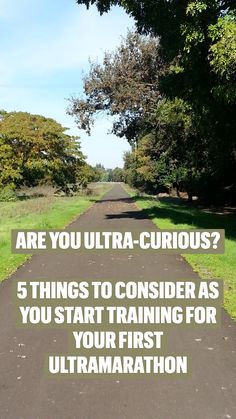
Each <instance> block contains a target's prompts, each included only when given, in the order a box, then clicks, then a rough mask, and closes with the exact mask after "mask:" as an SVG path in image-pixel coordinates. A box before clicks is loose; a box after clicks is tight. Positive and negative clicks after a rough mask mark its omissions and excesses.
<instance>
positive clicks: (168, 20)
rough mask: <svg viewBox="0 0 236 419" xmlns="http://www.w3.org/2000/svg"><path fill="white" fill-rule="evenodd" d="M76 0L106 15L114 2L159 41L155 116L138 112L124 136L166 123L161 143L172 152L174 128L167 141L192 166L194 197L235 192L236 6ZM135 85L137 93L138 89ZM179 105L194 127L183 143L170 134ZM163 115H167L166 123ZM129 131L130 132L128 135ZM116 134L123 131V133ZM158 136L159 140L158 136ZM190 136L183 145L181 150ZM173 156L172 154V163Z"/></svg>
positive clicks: (207, 0) (175, 0) (223, 0)
mask: <svg viewBox="0 0 236 419" xmlns="http://www.w3.org/2000/svg"><path fill="white" fill-rule="evenodd" d="M77 2H78V4H86V6H87V7H89V6H90V5H91V4H95V5H96V6H97V8H98V10H99V11H100V13H104V12H107V11H109V9H110V7H111V6H113V5H120V6H122V7H123V8H124V9H125V10H126V11H127V13H129V14H130V15H131V16H132V17H133V18H134V19H135V22H136V26H137V30H138V32H139V33H141V34H147V35H149V36H151V37H153V36H156V37H158V39H159V41H160V45H159V57H158V59H159V62H161V71H160V67H158V66H157V67H156V72H157V73H158V89H155V88H154V91H155V92H156V93H157V91H158V94H157V95H156V96H154V101H155V102H156V103H155V104H156V109H157V112H155V111H154V112H152V115H151V118H150V117H149V115H147V112H146V114H145V118H142V117H141V116H142V115H141V116H140V115H137V118H134V120H133V121H132V122H133V123H134V126H132V124H128V125H127V127H126V126H125V125H124V124H123V125H122V124H121V127H122V129H123V126H125V128H126V129H125V130H121V132H122V133H125V135H126V136H127V138H128V139H129V138H130V137H132V135H133V134H134V132H135V138H138V139H139V140H140V139H141V138H142V137H143V136H144V135H146V134H148V133H150V132H151V133H153V131H155V129H154V125H155V124H156V127H157V128H158V127H160V124H159V121H160V118H161V119H162V123H161V131H162V132H161V133H160V135H159V141H160V142H162V140H163V139H164V138H165V141H166V150H168V147H167V144H170V141H169V140H168V137H167V135H164V136H163V132H164V131H165V130H166V133H167V132H170V131H171V135H170V136H169V138H172V140H173V142H172V143H171V146H170V147H169V150H175V153H176V155H177V156H178V154H179V156H180V153H178V151H179V150H182V153H183V154H182V161H183V167H185V164H187V162H189V169H188V176H187V177H188V180H187V184H189V185H190V184H192V186H189V188H190V190H192V192H196V191H197V192H198V193H199V194H200V195H202V196H205V197H208V198H211V199H215V198H216V197H217V196H219V195H220V194H222V196H223V191H224V190H225V188H229V187H230V188H235V185H236V144H235V134H234V133H235V128H236V127H235V98H236V93H235V92H236V88H235V74H236V72H235V62H236V60H235V55H236V53H235V51H236V36H235V34H236V22H235V9H236V3H235V1H233V0H201V1H198V0H184V1H179V0H141V1H140V0H114V1H113V0H97V1H96V0H90V1H89V0H85V1H82V0H78V1H77ZM153 70H154V69H153ZM136 88H137V89H138V86H136ZM160 100H161V101H162V100H164V102H163V103H164V105H165V106H164V108H165V110H166V112H165V113H164V114H163V113H162V115H161V114H160V110H161V108H162V105H161V106H159V101H160ZM176 100H180V101H182V104H183V107H184V108H185V109H191V126H192V131H191V132H190V133H189V135H188V136H185V133H184V130H183V131H182V133H181V134H180V135H178V136H177V138H178V141H175V140H174V136H173V135H172V134H174V133H175V132H176V127H175V122H174V123H173V124H172V123H170V121H169V116H168V113H169V115H170V116H171V115H172V116H173V112H172V111H171V109H172V110H173V108H174V107H175V106H174V107H173V106H172V105H174V104H175V103H176ZM179 103H180V102H179ZM153 108H155V106H154V107H153V106H152V107H151V110H152V111H153ZM144 109H145V108H144ZM142 110H143V109H142ZM177 113H178V112H177ZM181 114H182V115H183V113H182V110H181V109H180V118H181ZM147 116H148V117H147ZM163 116H164V119H165V118H166V121H165V122H164V123H163ZM177 119H178V118H177ZM129 122H131V121H130V120H129ZM117 128H119V124H118V127H117ZM128 128H129V130H128ZM130 130H131V133H132V135H131V136H128V135H127V134H128V133H129V131H130ZM172 130H173V131H172ZM156 131H157V130H156ZM177 131H178V132H179V131H180V130H177ZM117 132H118V133H119V129H117ZM154 134H155V135H156V133H155V132H154ZM184 136H185V140H184V145H185V147H182V146H180V147H179V145H181V138H182V139H183V137H184ZM182 143H183V141H182ZM175 145H178V147H176V146H175ZM200 150H202V155H201V151H200ZM167 154H170V152H169V151H168V153H167ZM161 158H162V157H161ZM173 158H174V156H172V158H171V160H170V163H169V164H171V161H173V160H174V159H173ZM177 161H178V166H179V167H180V166H181V165H180V159H179V158H177ZM163 167H164V166H163ZM178 170H179V169H178ZM194 190H195V191H194ZM220 191H221V192H220ZM192 192H190V197H191V195H192ZM217 199H218V198H217Z"/></svg>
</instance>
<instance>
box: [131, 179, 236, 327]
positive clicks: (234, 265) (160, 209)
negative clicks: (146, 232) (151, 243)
mask: <svg viewBox="0 0 236 419" xmlns="http://www.w3.org/2000/svg"><path fill="white" fill-rule="evenodd" d="M126 190H127V192H128V193H129V194H130V195H131V196H133V198H134V200H135V202H136V204H137V205H138V207H139V208H140V209H142V210H143V211H144V212H145V214H146V216H147V217H148V218H150V219H151V220H152V221H153V222H154V223H155V224H156V225H157V226H158V227H159V228H161V229H172V228H173V229H190V228H199V229H206V230H207V229H225V234H226V240H225V253H224V254H223V255H210V254H205V255H203V254H194V255H193V254H191V255H190V254H186V255H183V256H184V258H185V259H186V260H187V261H188V262H189V263H190V265H191V266H192V267H193V269H194V270H195V271H196V272H198V273H199V276H200V277H201V278H203V279H206V278H220V279H223V280H224V289H225V291H224V306H225V308H226V310H227V311H228V313H229V314H230V316H231V317H232V318H234V319H236V214H235V213H231V214H230V213H221V214H219V213H216V212H213V211H206V210H204V209H200V208H198V207H197V206H196V205H195V204H192V205H189V204H187V203H186V202H185V201H181V200H179V199H177V198H159V199H155V198H152V197H150V196H138V195H137V194H136V193H135V191H134V190H132V189H131V188H129V187H126Z"/></svg>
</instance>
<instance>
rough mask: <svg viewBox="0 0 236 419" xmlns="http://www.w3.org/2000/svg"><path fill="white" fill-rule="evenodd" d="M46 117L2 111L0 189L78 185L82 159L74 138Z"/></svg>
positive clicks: (0, 128) (0, 123) (76, 140)
mask: <svg viewBox="0 0 236 419" xmlns="http://www.w3.org/2000/svg"><path fill="white" fill-rule="evenodd" d="M65 132H66V128H64V127H62V126H61V125H60V124H59V123H57V122H56V121H54V120H53V119H50V118H45V117H43V116H41V115H31V114H29V113H26V112H10V113H6V112H2V113H1V120H0V165H1V171H0V186H3V187H4V186H6V185H12V186H19V185H22V184H25V185H27V186H35V185H38V184H40V183H47V182H50V183H52V184H54V185H56V186H59V187H61V188H65V187H66V185H67V184H68V183H77V182H79V181H80V180H79V177H80V169H81V167H83V166H84V164H85V162H84V156H83V154H82V152H81V150H80V145H79V142H78V138H76V137H71V136H69V135H68V134H66V133H65Z"/></svg>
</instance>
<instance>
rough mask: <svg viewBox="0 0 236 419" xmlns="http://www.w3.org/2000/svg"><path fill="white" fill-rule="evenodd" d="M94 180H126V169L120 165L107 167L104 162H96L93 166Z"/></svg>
mask: <svg viewBox="0 0 236 419" xmlns="http://www.w3.org/2000/svg"><path fill="white" fill-rule="evenodd" d="M93 172H94V175H93V180H94V182H124V180H125V177H124V170H123V169H121V168H120V167H116V168H115V169H105V167H104V166H103V165H102V164H100V163H99V164H96V166H95V167H93Z"/></svg>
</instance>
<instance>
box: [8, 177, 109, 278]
mask: <svg viewBox="0 0 236 419" xmlns="http://www.w3.org/2000/svg"><path fill="white" fill-rule="evenodd" d="M110 188H111V186H110V185H105V184H97V185H93V187H92V191H93V193H92V195H90V196H83V195H82V196H75V197H68V198H67V197H55V196H45V197H40V198H34V199H27V200H25V201H16V202H0V281H2V280H3V279H5V278H6V277H8V276H9V275H10V274H12V273H13V272H14V271H15V270H16V269H17V268H18V267H19V266H20V265H21V264H22V263H24V262H25V261H26V260H27V259H28V258H29V257H30V256H29V255H17V254H16V255H15V254H12V253H11V230H12V229H19V230H20V229H32V230H33V229H36V230H37V229H43V230H45V229H50V228H58V229H61V228H64V227H65V226H66V225H68V224H69V223H70V222H71V221H73V220H74V219H75V218H77V217H78V215H79V214H82V213H83V212H84V211H85V210H87V209H88V208H89V207H90V206H91V205H92V204H93V203H94V201H95V200H97V199H99V198H100V197H101V196H102V195H103V194H104V193H105V192H107V191H108V190H109V189H110Z"/></svg>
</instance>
